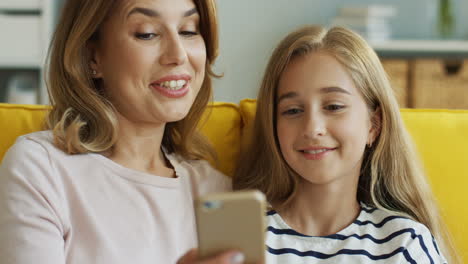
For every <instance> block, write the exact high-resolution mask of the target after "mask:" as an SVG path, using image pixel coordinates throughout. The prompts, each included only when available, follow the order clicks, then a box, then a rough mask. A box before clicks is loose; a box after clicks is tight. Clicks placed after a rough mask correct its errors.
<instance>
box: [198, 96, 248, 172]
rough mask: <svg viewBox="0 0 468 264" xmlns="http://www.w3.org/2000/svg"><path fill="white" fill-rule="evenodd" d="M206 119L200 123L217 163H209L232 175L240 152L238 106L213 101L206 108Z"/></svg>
mask: <svg viewBox="0 0 468 264" xmlns="http://www.w3.org/2000/svg"><path fill="white" fill-rule="evenodd" d="M205 114H208V115H209V116H208V119H207V121H206V122H204V123H201V124H200V128H201V131H202V133H203V134H204V135H205V136H206V137H208V139H209V140H210V142H211V143H212V144H213V146H214V148H215V150H216V153H218V163H216V162H214V161H210V162H211V164H212V165H213V166H214V167H216V168H217V169H219V170H220V171H222V172H223V173H224V174H226V175H229V176H232V174H233V173H234V169H235V165H236V161H237V157H238V156H239V152H240V138H241V118H240V114H239V108H238V107H237V105H235V104H231V103H221V102H218V103H213V105H211V107H209V108H208V109H207V112H206V113H205Z"/></svg>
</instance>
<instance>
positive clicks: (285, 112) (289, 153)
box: [276, 52, 376, 185]
mask: <svg viewBox="0 0 468 264" xmlns="http://www.w3.org/2000/svg"><path fill="white" fill-rule="evenodd" d="M277 102H278V104H277V105H276V109H277V117H276V118H277V125H276V129H277V136H278V140H279V144H280V148H281V152H282V155H283V157H284V159H285V160H286V162H287V163H288V164H289V166H290V167H291V168H292V169H293V170H294V171H295V172H296V173H298V174H299V175H300V176H301V177H302V179H303V180H304V181H306V182H307V183H311V184H316V185H320V184H328V183H331V182H334V181H340V180H344V181H345V182H349V181H350V180H351V181H356V183H357V179H358V178H359V174H360V169H361V163H362V157H363V153H364V149H365V146H366V143H368V142H372V141H373V140H374V139H375V136H376V132H375V129H374V128H373V127H372V125H371V120H370V115H369V110H368V107H367V105H366V103H365V102H364V99H363V97H362V95H361V93H360V91H359V90H358V89H357V88H356V86H355V85H354V82H353V80H352V79H351V77H350V75H349V74H348V72H347V70H346V69H345V68H344V67H343V66H342V65H341V64H340V63H339V62H338V61H337V60H336V59H335V58H334V57H332V56H331V55H328V54H326V53H321V52H315V53H311V54H308V55H306V56H304V57H300V58H296V59H293V61H292V62H291V63H290V64H289V65H288V66H287V68H286V70H285V71H284V73H283V74H282V76H281V78H280V82H279V86H278V94H277ZM306 182H304V183H306Z"/></svg>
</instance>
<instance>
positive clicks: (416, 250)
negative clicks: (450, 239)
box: [405, 224, 447, 264]
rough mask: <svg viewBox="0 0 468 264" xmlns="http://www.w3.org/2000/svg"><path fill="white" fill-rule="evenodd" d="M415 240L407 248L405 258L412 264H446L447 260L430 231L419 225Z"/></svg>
mask: <svg viewBox="0 0 468 264" xmlns="http://www.w3.org/2000/svg"><path fill="white" fill-rule="evenodd" d="M417 230H418V231H417V233H415V234H414V235H415V239H413V240H411V243H410V244H409V245H407V247H406V254H405V257H406V258H407V260H408V262H410V263H418V264H419V263H430V264H446V263H447V260H446V259H445V257H444V256H443V255H442V252H440V250H439V246H438V244H437V241H436V240H435V238H434V237H433V236H432V234H431V232H430V231H429V229H427V227H426V226H424V225H422V224H418V228H417Z"/></svg>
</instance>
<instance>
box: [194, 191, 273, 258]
mask: <svg viewBox="0 0 468 264" xmlns="http://www.w3.org/2000/svg"><path fill="white" fill-rule="evenodd" d="M195 212H196V218H197V232H198V244H199V250H200V256H201V257H207V256H211V255H214V254H217V253H220V252H221V251H224V250H227V249H238V250H241V251H242V252H243V253H244V254H245V257H246V263H263V262H264V257H265V196H264V195H263V194H262V193H261V192H259V191H241V192H230V193H221V194H213V195H208V196H205V197H201V198H200V199H198V200H197V201H196V204H195Z"/></svg>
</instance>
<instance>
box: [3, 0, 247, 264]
mask: <svg viewBox="0 0 468 264" xmlns="http://www.w3.org/2000/svg"><path fill="white" fill-rule="evenodd" d="M216 23H217V21H216V14H215V6H214V1H206V0H194V1H192V0H129V1H109V0H69V1H67V3H66V4H65V7H64V10H63V13H62V16H61V18H60V21H59V23H58V27H57V31H56V33H55V36H54V38H53V42H52V45H51V51H50V57H49V76H48V85H49V93H50V96H51V98H50V100H51V103H52V106H53V109H52V110H51V112H50V114H49V116H48V128H49V130H48V131H43V132H37V133H33V134H30V135H26V136H22V137H20V138H19V139H18V140H17V142H16V143H15V145H14V146H13V147H12V148H11V149H10V150H9V152H8V154H7V155H6V157H5V159H4V161H3V164H2V166H1V168H0V211H1V212H2V213H1V214H0V259H1V260H2V263H52V264H55V263H80V264H82V263H175V262H176V261H177V259H178V258H179V257H181V256H182V255H183V254H184V253H185V252H187V251H188V250H189V249H190V248H193V247H195V246H196V233H195V220H194V213H193V199H194V197H197V196H198V195H201V194H204V193H208V192H213V191H224V190H229V189H230V188H231V187H230V181H229V180H228V179H227V178H226V177H224V176H223V175H222V174H221V173H219V172H218V171H216V170H214V169H213V168H211V167H210V166H209V164H208V163H207V162H206V161H203V160H202V159H204V158H205V157H206V156H207V154H209V153H210V152H209V147H208V144H207V143H206V142H205V141H204V140H203V138H202V137H201V136H200V135H199V134H198V132H197V131H196V127H197V123H198V121H199V120H200V117H201V115H202V113H203V111H204V109H205V107H206V105H207V103H208V101H209V100H210V97H211V93H212V90H211V80H210V78H211V76H212V73H211V64H212V63H213V62H214V60H215V58H216V55H217V47H218V46H217V32H216V26H217V24H216ZM196 259H197V257H196V252H195V251H190V252H189V253H187V255H186V256H185V257H184V258H183V259H182V260H181V263H189V262H191V261H195V260H196ZM231 259H233V260H242V256H241V255H239V254H237V253H236V252H228V253H226V254H224V255H220V256H218V257H217V258H214V259H212V260H211V261H214V262H219V263H224V262H222V261H227V260H231ZM207 263H209V262H207ZM225 263H228V262H225Z"/></svg>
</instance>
